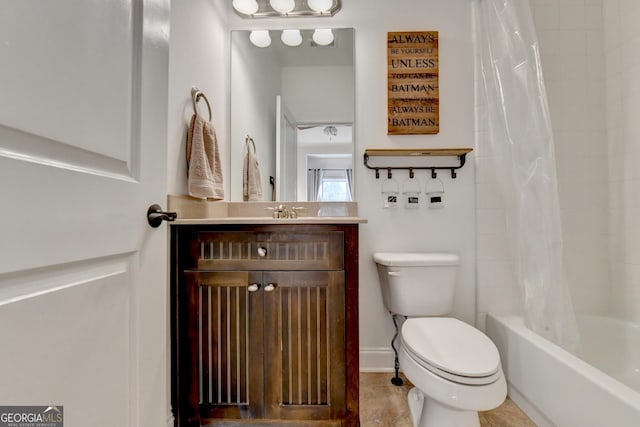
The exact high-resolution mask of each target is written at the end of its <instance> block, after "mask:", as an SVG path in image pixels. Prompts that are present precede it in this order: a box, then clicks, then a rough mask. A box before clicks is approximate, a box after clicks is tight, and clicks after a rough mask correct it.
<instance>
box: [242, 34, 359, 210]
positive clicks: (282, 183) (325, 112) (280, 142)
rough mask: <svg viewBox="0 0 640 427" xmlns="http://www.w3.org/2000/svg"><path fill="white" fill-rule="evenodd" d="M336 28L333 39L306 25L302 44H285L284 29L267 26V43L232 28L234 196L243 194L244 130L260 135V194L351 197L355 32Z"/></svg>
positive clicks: (271, 197) (256, 138)
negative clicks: (324, 40) (323, 40)
mask: <svg viewBox="0 0 640 427" xmlns="http://www.w3.org/2000/svg"><path fill="white" fill-rule="evenodd" d="M331 31H332V34H333V36H334V40H333V41H332V42H331V43H329V44H328V45H320V44H318V43H316V42H314V40H313V33H314V30H313V29H303V30H301V32H300V34H301V37H302V42H301V43H300V45H298V46H288V45H286V44H285V43H283V41H282V39H281V35H282V31H281V30H269V37H270V43H269V45H268V46H267V47H259V46H256V45H255V44H254V43H252V41H251V37H250V35H251V31H232V34H231V127H230V129H231V168H230V170H231V176H230V181H231V196H230V198H231V200H232V201H242V200H243V199H245V200H246V198H243V173H242V171H243V163H244V158H245V156H246V154H247V152H246V150H247V146H246V144H245V140H246V137H247V136H249V137H250V138H251V139H252V140H253V141H254V143H255V156H256V159H257V162H258V164H259V167H260V177H261V182H260V185H261V188H262V192H261V193H262V201H270V200H277V201H352V200H354V191H353V188H354V183H353V172H352V171H353V135H354V130H353V118H354V69H353V41H354V32H353V29H335V28H334V29H331ZM262 45H263V46H264V43H263V44H262ZM252 148H253V147H252Z"/></svg>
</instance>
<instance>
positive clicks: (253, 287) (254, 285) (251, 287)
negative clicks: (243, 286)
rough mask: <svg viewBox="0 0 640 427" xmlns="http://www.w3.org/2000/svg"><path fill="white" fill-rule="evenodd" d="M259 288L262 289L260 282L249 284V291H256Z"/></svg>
mask: <svg viewBox="0 0 640 427" xmlns="http://www.w3.org/2000/svg"><path fill="white" fill-rule="evenodd" d="M258 289H260V283H251V284H249V286H247V290H248V291H249V292H256V291H257V290H258Z"/></svg>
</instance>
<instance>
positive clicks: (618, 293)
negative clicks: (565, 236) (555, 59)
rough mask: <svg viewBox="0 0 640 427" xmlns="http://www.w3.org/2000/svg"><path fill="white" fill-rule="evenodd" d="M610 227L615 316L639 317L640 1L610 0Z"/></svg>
mask: <svg viewBox="0 0 640 427" xmlns="http://www.w3.org/2000/svg"><path fill="white" fill-rule="evenodd" d="M603 4H604V41H605V54H606V65H607V67H606V86H607V120H608V132H607V142H608V155H609V187H608V191H609V227H610V228H609V229H610V232H611V247H610V250H611V300H610V309H611V312H612V314H613V315H615V316H618V317H621V318H624V319H628V320H633V321H636V322H638V321H640V305H639V304H638V301H640V225H639V224H640V223H639V222H638V218H640V197H638V194H639V193H638V188H639V185H640V170H639V168H638V162H639V161H640V143H639V141H640V120H638V116H639V115H640V35H639V34H638V32H637V23H638V22H640V3H638V2H632V1H620V0H606V1H603Z"/></svg>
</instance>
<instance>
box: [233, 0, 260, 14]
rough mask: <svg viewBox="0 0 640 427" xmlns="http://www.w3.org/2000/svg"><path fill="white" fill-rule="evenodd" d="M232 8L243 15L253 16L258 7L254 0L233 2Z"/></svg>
mask: <svg viewBox="0 0 640 427" xmlns="http://www.w3.org/2000/svg"><path fill="white" fill-rule="evenodd" d="M233 8H234V9H235V10H237V11H238V12H240V13H244V14H245V15H253V14H254V13H256V12H257V11H258V8H259V6H258V2H257V1H256V0H233Z"/></svg>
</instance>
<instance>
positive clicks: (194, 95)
mask: <svg viewBox="0 0 640 427" xmlns="http://www.w3.org/2000/svg"><path fill="white" fill-rule="evenodd" d="M200 98H202V99H204V102H205V103H206V104H207V110H209V121H211V120H213V115H212V114H211V104H209V100H208V99H207V97H206V95H205V94H204V93H202V92H201V91H200V89H198V88H197V87H192V88H191V101H192V102H193V112H194V113H196V114H197V113H198V100H199V99H200Z"/></svg>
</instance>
